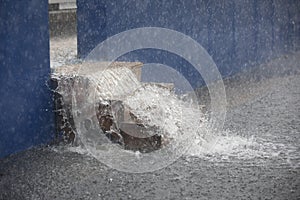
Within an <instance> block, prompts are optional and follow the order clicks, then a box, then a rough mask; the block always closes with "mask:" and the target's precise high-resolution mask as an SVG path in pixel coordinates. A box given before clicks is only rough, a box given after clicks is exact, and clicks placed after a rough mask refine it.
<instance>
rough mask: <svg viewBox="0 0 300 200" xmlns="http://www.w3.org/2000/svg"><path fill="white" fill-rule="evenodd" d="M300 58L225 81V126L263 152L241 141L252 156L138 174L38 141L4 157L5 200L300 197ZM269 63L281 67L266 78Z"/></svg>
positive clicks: (0, 175) (0, 180)
mask: <svg viewBox="0 0 300 200" xmlns="http://www.w3.org/2000/svg"><path fill="white" fill-rule="evenodd" d="M298 57H299V55H298V54H297V55H291V56H290V57H287V58H285V59H284V60H277V61H276V62H274V63H273V65H272V66H274V65H276V64H278V63H280V62H282V63H283V64H284V66H285V67H286V68H284V69H288V68H289V67H290V70H289V72H285V73H283V72H282V71H281V70H280V69H281V68H280V67H279V68H278V69H276V68H273V70H271V69H270V67H272V66H270V67H266V66H267V65H265V66H264V67H266V68H265V69H263V67H259V68H257V69H256V71H253V72H251V75H252V76H253V77H255V78H258V80H255V81H253V79H252V78H253V77H243V78H233V79H231V80H228V81H225V84H226V91H227V95H228V102H229V110H228V112H227V118H226V122H225V127H224V130H226V133H227V134H229V136H228V137H230V135H235V136H241V137H245V138H249V137H254V138H256V140H257V142H258V144H259V145H258V146H255V147H253V148H258V152H260V153H259V154H256V155H254V156H249V155H251V153H253V152H254V151H250V150H253V149H247V148H248V147H243V146H238V148H239V149H237V151H236V152H239V151H243V152H246V153H245V154H246V156H245V157H240V156H238V155H232V154H226V152H221V153H212V154H207V155H201V156H200V155H199V156H197V155H195V156H190V155H186V156H183V157H181V158H180V159H179V160H177V161H176V162H175V163H173V164H172V165H170V166H168V167H166V168H164V169H161V170H158V171H155V172H152V173H144V174H131V173H124V172H119V171H116V170H114V169H111V168H109V167H107V166H105V165H104V164H102V163H101V162H99V161H98V160H96V159H94V158H93V157H90V156H88V155H85V154H79V153H76V152H71V151H69V150H68V149H67V148H64V147H40V148H33V149H30V150H27V151H24V152H20V153H17V154H15V155H11V156H9V157H6V158H4V159H1V160H0V199H278V200H279V199H280V200H282V199H300V87H299V86H300V73H298V70H299V68H300V66H299V64H298V63H299V59H298ZM293 59H296V60H294V61H293V62H292V63H290V65H289V64H288V62H291V60H293ZM296 61H297V62H296ZM288 65H289V66H288ZM262 69H263V71H266V70H271V71H273V72H274V73H273V75H272V76H269V77H267V76H264V78H262V77H261V78H259V77H260V76H261V74H262V72H260V70H262ZM270 74H271V73H268V74H267V75H270ZM241 77H242V76H241ZM265 77H267V78H265ZM246 80H252V81H249V82H248V81H246ZM243 83H244V84H243ZM248 150H249V151H248ZM225 151H226V150H225Z"/></svg>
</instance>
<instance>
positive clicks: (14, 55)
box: [0, 0, 54, 157]
mask: <svg viewBox="0 0 300 200" xmlns="http://www.w3.org/2000/svg"><path fill="white" fill-rule="evenodd" d="M49 73H50V66H49V34H48V1H47V0H43V1H41V0H30V1H10V0H0V111H1V115H0V157H3V156H5V155H8V154H10V153H14V152H17V151H20V150H24V149H26V148H28V147H30V146H33V145H37V144H41V143H44V142H47V141H49V140H50V139H51V133H53V131H54V125H53V124H54V115H53V112H52V102H51V96H50V91H49V90H48V88H47V86H46V81H47V80H48V79H49Z"/></svg>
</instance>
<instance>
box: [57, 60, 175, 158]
mask: <svg viewBox="0 0 300 200" xmlns="http://www.w3.org/2000/svg"><path fill="white" fill-rule="evenodd" d="M107 65H108V63H106V62H94V63H91V62H90V63H89V62H87V63H81V64H77V65H71V66H63V67H59V68H56V69H55V70H54V72H53V74H52V82H53V85H54V87H55V109H56V130H57V140H58V142H59V141H61V138H60V136H62V137H63V138H62V140H63V141H64V142H66V143H73V144H74V142H75V143H76V144H79V143H80V141H78V140H76V139H78V138H76V137H77V133H76V126H75V123H74V119H73V114H72V109H73V106H74V105H72V98H74V93H75V96H76V103H77V104H81V105H84V104H86V103H95V109H94V110H91V113H90V116H93V117H94V118H96V120H97V121H98V125H99V126H100V128H101V130H102V132H103V134H105V135H106V136H107V137H108V138H109V139H110V140H111V141H112V142H114V143H119V144H121V145H123V146H124V148H125V149H130V150H139V151H141V152H149V151H153V150H156V149H158V148H159V147H160V145H161V137H160V136H159V135H156V134H154V135H149V134H148V132H149V131H152V132H155V127H147V128H146V127H145V126H144V124H143V122H142V121H140V120H138V119H137V117H136V116H134V114H133V113H131V112H130V110H129V109H128V108H126V107H124V105H123V102H122V99H123V98H124V97H126V95H131V93H132V92H134V91H135V90H136V89H138V88H139V87H142V86H143V84H141V83H140V79H141V67H142V63H140V62H113V63H112V64H111V65H110V66H108V67H107ZM167 86H168V87H169V88H170V84H169V85H167ZM167 86H165V87H166V88H167ZM93 92H95V93H94V94H95V95H94V96H93V95H91V93H93ZM72 93H73V95H72ZM89 95H91V96H92V97H90V96H89ZM93 98H94V99H93ZM136 125H138V126H136ZM99 134H101V133H99ZM147 134H148V135H147ZM79 140H80V139H79Z"/></svg>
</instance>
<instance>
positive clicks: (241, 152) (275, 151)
mask: <svg viewBox="0 0 300 200" xmlns="http://www.w3.org/2000/svg"><path fill="white" fill-rule="evenodd" d="M86 77H87V79H89V80H93V81H92V82H90V83H89V84H86V85H85V87H86V88H85V90H86V91H90V90H94V91H96V95H95V98H96V99H98V100H99V101H105V100H109V99H112V100H121V101H122V102H123V103H124V105H125V107H126V108H127V109H129V110H130V111H131V112H132V113H133V114H134V115H135V116H137V117H138V118H139V119H140V120H141V121H143V122H144V124H145V125H146V126H155V127H158V130H159V133H158V134H160V135H163V136H164V137H165V140H166V141H167V142H166V144H165V145H172V144H173V143H177V144H178V143H180V142H182V141H180V140H185V141H184V142H182V143H180V144H185V145H188V147H189V148H187V149H189V150H188V151H187V152H186V153H185V156H197V157H200V158H203V159H208V160H211V161H214V162H216V161H224V160H231V159H233V158H234V159H242V160H249V159H257V158H262V159H265V158H272V157H280V156H282V155H285V156H286V158H285V159H286V162H288V163H290V164H292V165H293V166H298V165H299V162H298V161H297V160H298V154H295V152H298V148H297V147H296V146H291V147H289V148H288V149H287V147H286V145H285V144H283V143H280V142H277V143H276V142H274V141H267V140H266V139H264V137H262V136H259V133H257V134H255V133H249V134H248V136H247V137H246V136H242V135H241V134H240V133H239V132H234V131H232V130H226V131H222V132H221V133H216V132H213V131H211V130H209V128H208V126H207V125H208V123H209V119H208V117H207V116H208V114H207V113H203V112H202V110H201V109H200V108H199V105H198V104H197V103H198V102H195V101H189V100H186V99H185V100H183V98H181V96H178V95H176V94H174V92H172V91H170V90H169V89H168V88H164V87H160V86H158V85H153V84H142V83H140V82H139V81H138V79H137V78H136V76H135V75H134V74H133V73H132V71H131V70H129V69H127V68H120V67H119V68H111V69H106V70H104V71H99V72H97V73H93V74H92V75H86ZM272 84H274V83H272ZM257 87H258V86H257ZM59 88H60V91H59V92H60V93H61V94H62V95H63V94H64V92H66V91H67V89H66V84H61V85H60V87H59ZM277 90H278V88H277ZM200 103H201V102H200ZM249 131H250V130H249ZM97 136H99V137H100V134H99V135H97ZM182 136H183V137H182ZM207 136H214V137H213V138H214V141H208V140H206V138H207ZM210 138H211V137H210ZM178 140H179V141H178ZM210 145H211V146H212V147H213V148H206V147H207V146H210ZM111 146H114V145H111ZM175 146H176V145H175ZM112 148H115V146H114V147H112ZM72 150H73V151H80V152H82V150H81V149H80V148H74V147H72ZM137 155H139V154H137Z"/></svg>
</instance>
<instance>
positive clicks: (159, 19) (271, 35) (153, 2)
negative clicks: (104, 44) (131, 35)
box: [77, 0, 300, 86]
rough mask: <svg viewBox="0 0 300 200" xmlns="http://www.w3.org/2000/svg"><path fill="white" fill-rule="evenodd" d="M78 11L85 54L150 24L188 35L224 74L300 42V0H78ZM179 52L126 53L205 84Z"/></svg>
mask: <svg viewBox="0 0 300 200" xmlns="http://www.w3.org/2000/svg"><path fill="white" fill-rule="evenodd" d="M77 17H78V26H77V29H78V30H77V31H78V54H79V56H80V57H81V58H84V57H85V56H86V55H87V54H88V53H89V52H90V51H91V50H92V49H93V48H94V47H95V46H96V45H97V44H98V43H100V42H101V41H103V40H105V39H106V38H107V37H109V36H112V35H114V34H117V33H119V32H122V31H125V30H129V29H132V28H138V27H147V26H155V27H165V28H169V29H174V30H177V31H180V32H182V33H184V34H187V35H189V36H190V37H192V38H193V39H195V40H196V41H198V42H199V43H200V44H201V45H202V46H203V47H204V48H205V49H206V50H207V51H208V53H209V54H210V55H211V56H212V58H213V59H214V61H215V62H216V64H217V66H218V68H219V70H220V72H221V74H222V75H223V76H229V75H232V74H234V73H236V72H238V71H240V70H241V69H242V68H245V67H249V66H253V65H257V64H258V63H261V62H265V61H266V60H268V59H271V58H274V57H276V56H279V55H281V54H284V53H287V52H289V51H295V50H299V48H300V1H298V0H264V1H259V0H232V1H225V0H224V1H209V0H187V1H186V0H121V1H120V0H99V1H97V0H94V1H92V0H89V1H87V0H77ZM147 51H150V53H151V55H152V56H151V57H149V56H147V55H149V52H147ZM153 55H155V56H153ZM175 57H176V56H175V55H169V54H168V53H166V52H159V51H154V50H143V51H139V52H133V53H130V55H126V56H123V57H122V58H121V59H122V60H140V61H142V62H160V63H163V64H169V65H171V66H172V67H174V68H175V69H177V70H178V71H180V72H182V74H184V76H186V78H188V80H192V82H193V83H192V85H193V86H199V85H201V84H203V81H202V80H201V76H200V75H199V74H197V73H196V72H195V70H193V69H191V66H189V64H188V63H187V62H186V61H184V60H182V59H180V58H175Z"/></svg>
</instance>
